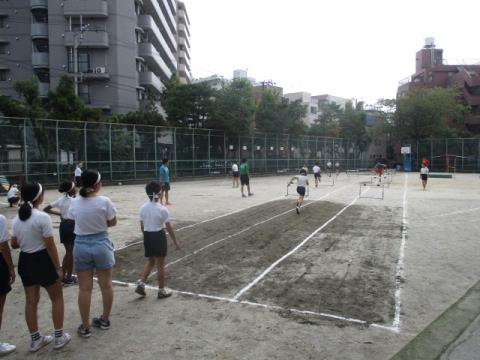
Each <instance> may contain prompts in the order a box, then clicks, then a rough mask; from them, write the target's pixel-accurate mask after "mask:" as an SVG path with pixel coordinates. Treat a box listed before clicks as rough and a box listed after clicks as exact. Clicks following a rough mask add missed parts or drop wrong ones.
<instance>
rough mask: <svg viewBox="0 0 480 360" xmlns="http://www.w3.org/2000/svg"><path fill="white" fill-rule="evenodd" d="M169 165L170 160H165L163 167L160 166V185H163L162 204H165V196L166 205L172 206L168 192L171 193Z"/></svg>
mask: <svg viewBox="0 0 480 360" xmlns="http://www.w3.org/2000/svg"><path fill="white" fill-rule="evenodd" d="M168 163H169V161H168V159H163V160H162V165H160V183H161V185H162V191H161V193H160V203H161V204H163V196H165V205H172V203H171V202H169V201H168V192H169V191H170V170H169V169H168Z"/></svg>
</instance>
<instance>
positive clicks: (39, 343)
mask: <svg viewBox="0 0 480 360" xmlns="http://www.w3.org/2000/svg"><path fill="white" fill-rule="evenodd" d="M52 340H53V336H50V335H42V336H40V339H38V340H35V341H32V342H31V343H30V352H35V351H38V350H40V349H41V348H42V347H44V346H45V345H48V344H50V343H51V342H52Z"/></svg>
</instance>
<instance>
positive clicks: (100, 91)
mask: <svg viewBox="0 0 480 360" xmlns="http://www.w3.org/2000/svg"><path fill="white" fill-rule="evenodd" d="M180 4H181V5H180ZM179 9H181V14H180V11H179ZM179 24H181V25H182V26H181V27H180V26H179ZM189 24H190V22H189V20H188V15H187V14H186V10H185V6H184V5H183V3H177V2H176V1H175V0H160V1H159V0H131V1H117V0H63V1H60V0H15V1H5V0H2V1H0V94H1V95H7V96H15V92H14V91H13V84H14V82H15V81H17V80H25V79H31V78H35V79H37V80H38V82H39V91H40V95H41V96H47V94H48V91H49V90H50V89H53V88H55V86H56V85H57V84H58V81H59V79H60V78H61V76H63V75H70V76H72V77H73V78H75V80H76V84H75V88H76V91H77V93H78V95H79V96H80V98H81V99H82V100H83V102H84V103H85V104H86V105H87V106H89V107H92V108H98V109H101V110H102V111H103V112H104V113H106V114H110V113H127V112H130V111H136V110H139V109H141V108H142V106H143V105H144V104H145V102H146V94H147V92H151V93H152V94H159V93H161V92H162V91H163V90H164V87H165V86H164V84H165V82H166V81H167V80H169V79H170V78H171V76H172V75H173V74H177V73H178V74H179V76H180V77H182V76H183V75H182V74H181V70H182V69H184V67H182V66H181V65H184V62H185V58H186V57H188V60H190V53H189V48H190V43H189V40H188V39H189V36H190V30H189ZM180 28H181V29H180ZM180 41H182V42H181V43H180ZM180 45H181V46H180ZM187 54H188V55H187ZM185 67H186V66H185ZM185 78H187V79H188V78H189V72H187V73H186V74H185Z"/></svg>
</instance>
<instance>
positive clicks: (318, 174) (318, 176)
mask: <svg viewBox="0 0 480 360" xmlns="http://www.w3.org/2000/svg"><path fill="white" fill-rule="evenodd" d="M313 176H314V177H315V179H319V178H321V177H322V175H321V174H320V173H313Z"/></svg>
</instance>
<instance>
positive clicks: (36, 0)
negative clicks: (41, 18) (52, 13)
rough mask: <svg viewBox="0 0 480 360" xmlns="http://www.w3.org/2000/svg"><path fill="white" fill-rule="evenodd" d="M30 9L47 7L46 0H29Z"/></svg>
mask: <svg viewBox="0 0 480 360" xmlns="http://www.w3.org/2000/svg"><path fill="white" fill-rule="evenodd" d="M30 9H32V10H33V9H48V0H30Z"/></svg>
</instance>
